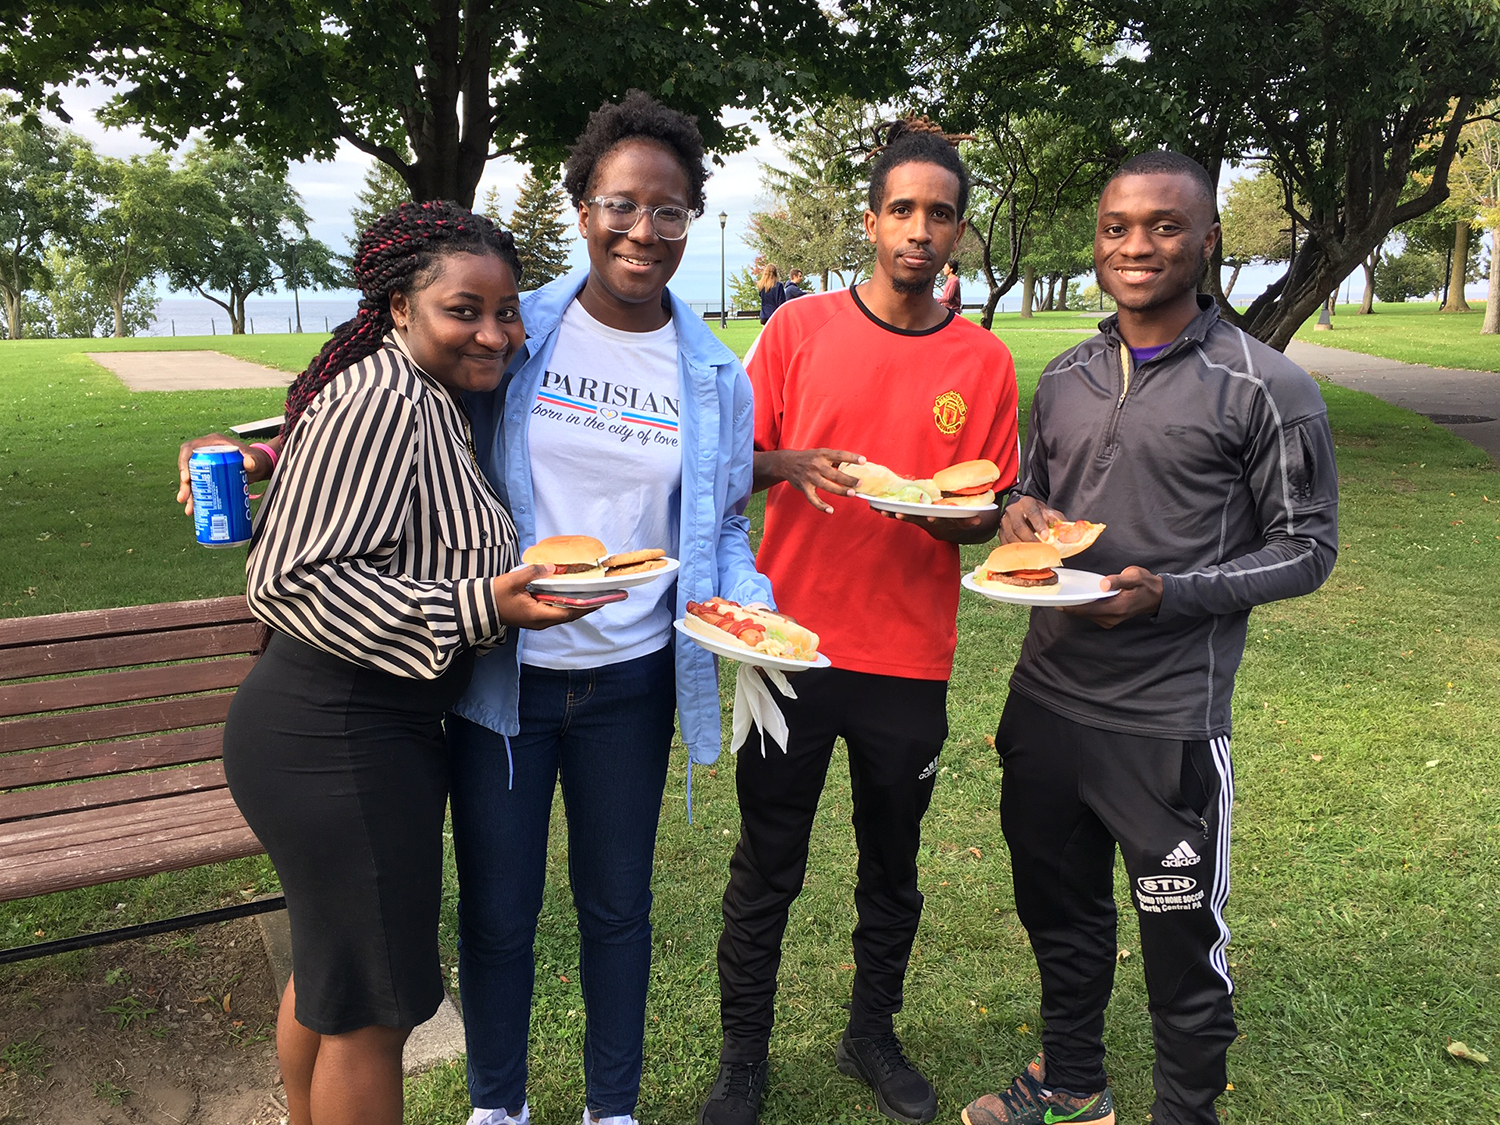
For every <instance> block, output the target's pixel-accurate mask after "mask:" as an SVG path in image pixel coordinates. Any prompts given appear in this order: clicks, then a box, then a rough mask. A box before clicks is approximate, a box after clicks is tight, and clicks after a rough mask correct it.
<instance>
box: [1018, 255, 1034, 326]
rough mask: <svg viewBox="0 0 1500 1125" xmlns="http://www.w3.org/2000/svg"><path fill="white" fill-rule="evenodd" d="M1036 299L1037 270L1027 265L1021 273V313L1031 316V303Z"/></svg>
mask: <svg viewBox="0 0 1500 1125" xmlns="http://www.w3.org/2000/svg"><path fill="white" fill-rule="evenodd" d="M1035 300H1036V270H1034V269H1033V268H1032V267H1031V266H1027V267H1026V272H1025V273H1024V274H1022V275H1021V315H1022V316H1025V317H1029V316H1031V303H1032V302H1033V301H1035Z"/></svg>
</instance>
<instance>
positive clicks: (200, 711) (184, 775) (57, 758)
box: [0, 597, 284, 964]
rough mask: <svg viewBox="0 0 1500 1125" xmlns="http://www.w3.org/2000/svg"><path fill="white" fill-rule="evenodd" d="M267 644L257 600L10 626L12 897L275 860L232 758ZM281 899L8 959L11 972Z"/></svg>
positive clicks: (4, 747) (5, 734) (4, 631)
mask: <svg viewBox="0 0 1500 1125" xmlns="http://www.w3.org/2000/svg"><path fill="white" fill-rule="evenodd" d="M260 634H261V626H260V624H259V623H258V622H256V621H255V620H254V619H253V618H252V617H251V616H250V612H249V609H248V608H247V606H246V604H245V599H244V598H243V597H232V598H213V599H209V600H207V601H192V602H171V603H167V604H164V605H146V606H134V607H131V608H127V609H105V610H93V611H89V612H84V613H59V614H54V615H51V616H47V617H22V618H12V619H8V620H0V902H8V901H11V900H12V899H19V898H28V897H30V896H32V895H40V894H47V893H50V892H52V891H62V890H69V889H72V888H75V887H91V886H97V885H99V884H101V883H110V882H113V881H115V880H117V879H130V878H134V877H137V876H140V875H151V874H155V873H157V872H162V871H178V870H181V869H183V868H187V867H197V866H199V865H201V864H207V863H218V862H221V861H223V860H229V859H238V858H241V857H243V856H249V855H258V854H260V853H261V852H262V851H264V849H263V848H262V847H261V846H260V842H259V841H258V840H256V838H255V835H254V833H252V832H251V831H250V828H249V826H248V825H247V824H246V823H245V821H244V819H243V818H242V817H241V816H240V814H239V810H238V809H237V808H235V805H234V801H233V800H232V799H231V797H230V795H229V790H228V788H226V786H225V781H224V764H223V760H222V759H223V752H224V750H223V733H224V719H225V717H226V716H227V715H228V713H229V701H230V699H231V698H232V696H233V694H234V689H235V688H236V687H237V686H238V685H239V683H240V681H241V680H243V679H244V678H245V674H246V673H247V672H249V670H250V668H251V666H252V665H254V663H255V655H254V654H255V651H256V648H257V645H258V643H259V640H260ZM282 905H284V904H283V902H282V900H281V899H280V898H279V897H277V898H273V899H264V900H257V901H254V902H249V903H241V904H237V905H235V906H231V907H225V908H223V909H220V910H210V911H205V912H202V913H199V914H193V915H188V916H186V917H182V918H173V919H166V920H162V921H153V922H147V923H144V924H141V925H137V926H127V927H123V928H120V929H114V930H108V931H104V932H102V933H93V934H83V935H80V936H78V937H75V938H68V939H64V940H60V941H48V942H43V943H40V944H35V945H27V946H23V947H20V948H16V949H9V950H0V964H5V963H8V962H11V961H20V960H24V959H26V958H28V957H40V956H44V955H47V954H51V953H61V952H65V951H66V950H69V949H78V948H82V947H84V946H89V945H99V944H103V943H105V942H109V941H123V940H126V939H128V938H136V937H146V936H149V935H151V934H154V933H162V932H165V931H168V930H176V929H185V928H187V927H189V926H196V925H203V924H207V923H210V922H216V921H222V920H224V919H226V918H233V917H241V916H244V915H247V914H255V913H261V912H263V911H266V910H275V909H279V908H280V907H281V906H282Z"/></svg>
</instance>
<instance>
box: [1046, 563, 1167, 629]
mask: <svg viewBox="0 0 1500 1125" xmlns="http://www.w3.org/2000/svg"><path fill="white" fill-rule="evenodd" d="M1100 588H1101V589H1104V590H1118V591H1119V593H1118V594H1117V595H1116V596H1115V597H1112V598H1106V599H1105V600H1103V601H1098V602H1089V603H1088V604H1087V605H1075V606H1068V607H1066V608H1064V609H1063V610H1062V612H1063V613H1071V614H1072V615H1073V616H1075V617H1087V618H1088V619H1089V620H1091V621H1093V622H1094V623H1095V624H1097V625H1099V626H1100V627H1101V628H1104V629H1113V628H1114V627H1115V626H1116V625H1118V624H1120V623H1121V622H1122V621H1129V620H1130V619H1131V618H1132V617H1139V616H1141V615H1142V614H1143V613H1155V612H1156V611H1157V610H1159V609H1160V608H1161V593H1162V585H1161V576H1160V575H1157V574H1152V573H1151V572H1150V571H1149V570H1147V569H1146V568H1145V567H1143V566H1127V567H1126V568H1125V569H1124V570H1122V571H1121V572H1120V573H1119V574H1111V575H1109V576H1108V577H1106V578H1105V579H1104V581H1103V582H1101V583H1100Z"/></svg>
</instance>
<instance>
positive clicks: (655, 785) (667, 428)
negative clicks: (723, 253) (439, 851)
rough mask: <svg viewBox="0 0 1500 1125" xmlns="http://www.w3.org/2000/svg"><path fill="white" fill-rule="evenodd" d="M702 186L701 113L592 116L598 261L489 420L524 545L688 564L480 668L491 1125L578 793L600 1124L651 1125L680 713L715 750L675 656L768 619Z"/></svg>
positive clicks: (473, 1028)
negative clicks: (701, 302)
mask: <svg viewBox="0 0 1500 1125" xmlns="http://www.w3.org/2000/svg"><path fill="white" fill-rule="evenodd" d="M706 178H707V172H706V169H705V168H704V161H703V142H702V138H701V137H700V136H699V134H698V130H697V127H696V125H695V124H694V122H693V120H692V119H691V118H689V117H686V116H684V115H683V114H680V113H677V112H675V111H673V110H670V109H667V108H665V107H663V106H661V105H659V104H657V103H656V102H654V101H652V100H651V99H650V98H649V97H647V96H646V95H644V94H642V93H640V92H638V91H633V92H631V93H630V94H629V95H627V96H626V98H625V99H624V100H623V101H622V102H620V103H619V104H617V105H608V104H606V105H605V106H603V107H602V108H601V109H600V110H599V111H598V112H597V113H595V114H594V115H593V116H592V117H591V118H590V120H589V124H588V127H587V128H586V129H585V130H584V132H583V134H582V136H580V137H579V139H578V143H577V144H576V145H575V146H574V147H573V149H572V154H571V156H570V157H569V160H568V163H567V166H566V169H565V175H564V186H565V187H566V189H567V190H568V192H569V193H570V195H571V197H572V200H573V203H574V205H575V206H577V208H578V225H579V230H580V232H581V233H582V234H583V236H584V239H585V240H586V242H587V244H588V253H589V265H588V269H587V270H583V271H580V272H578V273H575V274H572V275H569V276H567V277H564V278H561V279H559V280H557V281H555V282H553V283H552V284H550V285H548V286H546V287H545V288H543V289H540V290H537V291H535V292H533V293H529V294H526V295H524V296H523V297H522V299H521V315H522V319H523V320H524V321H525V324H526V331H527V342H526V350H525V351H524V352H523V353H522V355H521V356H520V357H519V358H518V361H517V362H518V364H519V366H518V367H513V368H512V376H511V378H510V381H509V384H508V386H507V387H506V388H505V389H504V390H503V392H501V393H496V394H488V395H482V396H473V397H471V399H470V400H469V403H468V406H469V409H470V414H471V417H472V420H473V424H474V433H475V440H476V444H477V445H478V447H479V458H480V463H481V466H482V468H483V470H484V472H485V474H486V476H488V477H489V479H490V480H491V482H493V483H494V484H495V486H496V488H497V489H498V490H499V492H500V495H501V498H502V499H503V500H504V501H505V504H506V507H507V508H508V509H509V510H510V512H511V515H512V517H513V518H514V520H515V523H516V527H517V531H518V534H519V537H520V541H521V543H522V544H523V545H525V544H529V543H533V542H535V541H536V540H538V539H540V538H545V537H546V536H549V535H555V534H580V535H592V536H594V537H595V538H598V539H600V540H602V541H603V542H604V543H605V544H606V545H607V547H608V548H609V549H610V550H611V551H624V550H632V549H635V548H643V547H663V548H665V549H666V550H667V553H668V554H669V555H671V556H673V557H676V558H678V559H680V560H681V563H682V565H681V569H679V570H678V571H677V573H676V575H675V579H676V581H675V587H674V585H673V583H672V582H671V581H670V580H663V581H659V582H657V583H654V584H652V585H649V586H644V587H638V588H636V589H633V590H632V591H631V593H630V597H629V599H628V600H626V601H624V602H619V603H616V604H613V605H607V606H605V607H603V608H602V609H600V610H597V611H596V612H594V613H592V614H589V615H588V616H587V617H586V618H583V619H581V620H580V621H578V622H574V623H572V624H569V625H564V626H559V627H558V628H555V629H553V630H551V631H550V632H549V633H548V634H546V635H543V634H536V635H534V636H533V635H528V636H527V637H525V639H524V640H522V641H521V642H520V643H519V644H515V643H512V644H508V645H507V646H506V647H505V648H503V649H501V650H499V651H497V652H495V653H492V654H490V655H489V656H487V657H486V658H484V659H482V660H479V661H478V662H477V663H476V666H475V672H474V677H473V680H472V682H471V685H470V688H469V690H468V692H467V694H466V695H465V696H464V697H463V699H462V701H461V702H460V703H459V704H458V706H457V707H456V708H455V710H456V711H457V715H456V716H452V717H450V719H449V722H448V740H449V746H450V749H451V751H452V778H453V796H452V802H453V803H452V808H453V826H454V845H455V850H456V852H457V858H458V874H459V893H460V902H459V920H460V946H459V987H460V991H461V994H462V999H463V1007H464V1021H465V1024H466V1027H467V1035H468V1042H469V1061H468V1068H469V1096H470V1100H471V1102H472V1103H473V1105H474V1107H475V1109H474V1113H473V1116H472V1117H471V1118H470V1122H471V1125H502V1123H504V1125H509V1123H512V1122H525V1121H526V1120H527V1119H528V1116H529V1114H528V1110H527V1105H526V1047H527V1033H528V1030H529V1028H530V1023H531V992H532V978H533V972H534V959H533V954H532V946H533V942H534V939H535V934H536V923H537V915H538V913H539V911H540V909H541V903H542V885H543V879H544V875H545V866H546V849H547V828H548V818H549V816H550V813H551V809H552V797H553V791H554V788H555V787H556V785H557V783H558V782H559V780H560V781H561V784H562V790H563V799H564V804H565V808H566V812H567V820H568V869H569V875H570V879H571V883H572V888H573V900H574V904H575V906H576V908H577V911H578V930H579V937H580V942H581V958H580V962H581V963H580V968H579V977H580V983H581V986H582V989H583V998H584V1011H585V1015H586V1017H587V1027H586V1030H585V1034H584V1049H583V1065H584V1075H585V1086H586V1103H587V1104H586V1107H585V1112H584V1117H583V1120H584V1123H585V1125H592V1123H594V1122H608V1123H609V1125H626V1123H629V1122H632V1121H633V1120H634V1118H633V1116H632V1115H633V1113H634V1111H635V1105H636V1100H637V1095H638V1093H639V1090H640V1079H641V1064H642V1043H643V1040H644V1036H645V1005H646V986H647V981H648V978H649V975H650V965H651V921H650V913H651V872H652V865H653V864H652V857H653V853H654V850H655V846H656V825H657V820H658V817H659V816H660V811H661V800H662V790H663V787H664V785H665V783H666V771H667V757H668V751H669V748H670V746H671V742H672V733H673V723H672V719H673V714H674V712H675V713H676V714H677V715H678V716H679V717H680V720H681V725H682V734H683V738H684V740H685V741H686V743H687V746H688V751H689V758H690V763H691V762H699V763H703V762H711V761H713V760H714V759H715V758H716V757H717V756H718V752H719V737H720V726H719V696H718V685H717V681H716V678H715V673H714V666H713V661H712V658H711V657H710V656H709V655H708V654H707V653H706V652H705V651H704V650H702V649H700V648H698V647H697V646H695V645H692V644H689V643H685V642H683V643H679V644H676V645H674V644H673V632H672V628H671V624H672V620H673V619H674V618H677V617H681V616H683V613H684V611H685V607H686V603H687V601H688V600H689V599H692V600H695V601H701V600H703V599H704V598H707V597H710V596H712V595H714V594H718V595H721V596H723V597H727V598H731V599H733V600H735V601H739V602H757V601H758V602H766V603H770V602H771V589H770V584H769V583H768V582H767V580H766V579H765V578H764V577H763V576H762V575H760V574H759V573H758V572H757V571H756V570H755V563H754V557H753V555H752V553H751V550H750V543H749V523H748V520H747V519H746V517H745V515H744V507H745V503H746V501H747V499H748V498H749V496H750V493H751V477H752V470H751V456H752V432H751V424H752V415H753V412H752V410H751V394H750V383H749V380H748V379H747V378H746V376H745V372H744V369H743V368H742V367H741V366H740V364H739V361H738V360H737V359H736V358H735V356H734V354H733V353H732V352H731V351H730V350H729V349H728V348H727V347H726V346H725V345H724V344H722V343H721V342H720V341H719V340H718V339H716V338H715V337H714V336H713V334H712V333H711V332H710V331H709V330H708V329H707V328H706V327H705V326H704V324H703V321H702V319H701V318H699V317H698V316H697V315H696V314H695V313H694V312H693V311H692V310H691V309H690V308H689V307H688V306H687V305H685V304H684V303H683V302H682V301H680V300H678V299H677V298H676V297H675V296H673V295H672V294H671V293H669V292H668V291H667V289H666V285H667V282H668V281H669V280H670V279H671V277H672V275H673V273H674V272H675V271H676V269H677V266H678V264H679V263H680V262H681V260H682V254H683V250H684V247H685V245H686V241H685V240H686V235H687V229H688V227H689V225H690V224H691V222H692V220H693V219H694V218H695V217H697V216H699V215H701V214H702V213H703V207H704V198H703V183H704V180H705V179H706ZM689 768H690V769H691V765H690V766H689Z"/></svg>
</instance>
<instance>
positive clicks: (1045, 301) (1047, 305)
mask: <svg viewBox="0 0 1500 1125" xmlns="http://www.w3.org/2000/svg"><path fill="white" fill-rule="evenodd" d="M1056 292H1057V278H1055V277H1048V278H1047V295H1046V296H1045V297H1043V298H1042V307H1041V311H1042V312H1051V311H1052V304H1053V300H1054V299H1055V294H1056Z"/></svg>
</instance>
